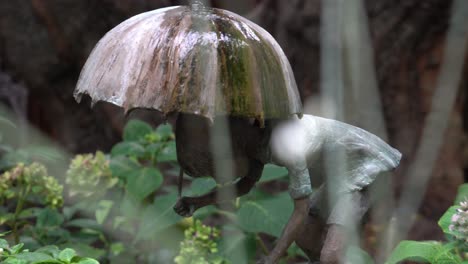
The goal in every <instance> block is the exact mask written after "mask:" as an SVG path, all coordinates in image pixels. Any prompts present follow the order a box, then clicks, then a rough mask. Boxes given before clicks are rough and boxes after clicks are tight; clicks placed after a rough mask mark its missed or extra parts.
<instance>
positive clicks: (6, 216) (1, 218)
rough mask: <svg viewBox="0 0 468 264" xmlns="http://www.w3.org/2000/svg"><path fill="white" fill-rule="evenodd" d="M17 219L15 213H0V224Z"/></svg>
mask: <svg viewBox="0 0 468 264" xmlns="http://www.w3.org/2000/svg"><path fill="white" fill-rule="evenodd" d="M14 219H15V214H13V213H7V214H3V215H0V225H3V224H5V223H7V222H11V221H13V220H14Z"/></svg>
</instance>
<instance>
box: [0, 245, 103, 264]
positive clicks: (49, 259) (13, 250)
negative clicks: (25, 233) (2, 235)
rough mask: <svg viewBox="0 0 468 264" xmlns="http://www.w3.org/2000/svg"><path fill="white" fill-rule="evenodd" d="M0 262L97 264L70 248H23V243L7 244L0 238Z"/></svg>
mask: <svg viewBox="0 0 468 264" xmlns="http://www.w3.org/2000/svg"><path fill="white" fill-rule="evenodd" d="M0 263H2V264H52V263H57V264H72V263H76V264H99V262H98V261H97V260H95V259H92V258H85V257H80V256H78V255H77V253H76V251H75V250H74V249H71V248H65V249H63V250H60V249H59V248H58V247H56V246H46V247H42V248H39V249H36V250H35V251H29V250H28V249H25V248H24V244H23V243H21V244H17V245H14V246H11V247H10V246H9V244H8V241H6V240H5V239H0Z"/></svg>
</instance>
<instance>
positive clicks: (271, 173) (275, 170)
mask: <svg viewBox="0 0 468 264" xmlns="http://www.w3.org/2000/svg"><path fill="white" fill-rule="evenodd" d="M287 176H288V170H287V169H286V168H284V167H280V166H276V165H273V164H267V165H265V167H264V168H263V173H262V177H261V178H260V180H259V181H258V182H259V183H264V182H269V181H273V180H277V179H282V178H286V177H287Z"/></svg>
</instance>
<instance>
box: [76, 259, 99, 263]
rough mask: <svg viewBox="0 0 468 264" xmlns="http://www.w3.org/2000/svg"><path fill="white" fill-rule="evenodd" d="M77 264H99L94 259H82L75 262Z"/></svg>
mask: <svg viewBox="0 0 468 264" xmlns="http://www.w3.org/2000/svg"><path fill="white" fill-rule="evenodd" d="M77 263H78V264H99V262H98V261H97V260H95V259H91V258H84V259H81V260H80V261H78V262H77Z"/></svg>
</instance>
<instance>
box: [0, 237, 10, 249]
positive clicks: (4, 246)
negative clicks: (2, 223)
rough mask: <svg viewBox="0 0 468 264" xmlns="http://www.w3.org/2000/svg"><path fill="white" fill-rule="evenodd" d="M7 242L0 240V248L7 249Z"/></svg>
mask: <svg viewBox="0 0 468 264" xmlns="http://www.w3.org/2000/svg"><path fill="white" fill-rule="evenodd" d="M9 247H10V246H9V245H8V241H6V240H5V239H3V238H0V248H9Z"/></svg>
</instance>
